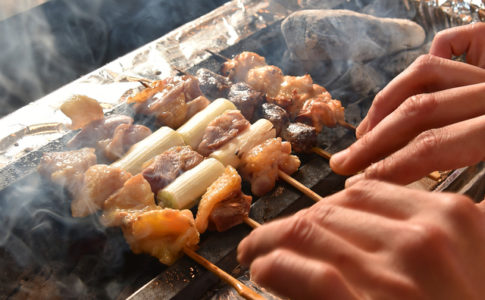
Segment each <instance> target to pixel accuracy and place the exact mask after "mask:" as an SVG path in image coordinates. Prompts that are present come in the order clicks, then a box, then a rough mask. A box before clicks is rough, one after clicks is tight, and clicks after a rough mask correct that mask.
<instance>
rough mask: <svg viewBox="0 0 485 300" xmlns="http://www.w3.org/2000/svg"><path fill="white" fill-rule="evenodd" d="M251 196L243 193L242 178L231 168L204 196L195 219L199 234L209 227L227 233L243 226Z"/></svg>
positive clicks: (229, 167) (227, 169) (228, 168)
mask: <svg viewBox="0 0 485 300" xmlns="http://www.w3.org/2000/svg"><path fill="white" fill-rule="evenodd" d="M251 200H252V198H251V196H247V195H245V194H243V192H242V191H241V176H239V174H238V173H237V171H236V169H234V168H233V167H231V166H228V167H226V169H225V170H224V173H223V174H222V175H221V176H220V177H219V178H217V179H216V181H214V182H213V183H212V184H211V185H210V186H209V188H208V189H207V192H206V193H205V194H204V195H203V196H202V199H201V200H200V202H199V208H198V210H197V216H196V218H195V226H196V228H197V230H198V231H199V233H203V232H205V231H206V230H207V228H208V226H209V227H211V228H215V229H216V230H217V231H225V230H227V229H229V228H231V227H233V226H235V225H237V224H241V223H242V221H243V219H244V218H245V217H247V216H248V214H249V209H250V207H251Z"/></svg>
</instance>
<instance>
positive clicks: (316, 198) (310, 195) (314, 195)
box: [278, 170, 323, 202]
mask: <svg viewBox="0 0 485 300" xmlns="http://www.w3.org/2000/svg"><path fill="white" fill-rule="evenodd" d="M278 176H279V178H281V179H283V180H284V181H286V182H287V183H289V184H290V185H292V186H293V187H294V188H296V189H297V190H299V191H300V192H302V193H303V194H305V195H306V196H307V197H308V198H310V199H312V200H313V201H315V202H318V201H320V200H322V199H323V198H322V196H320V195H318V194H317V193H315V192H314V191H312V190H311V189H309V188H307V187H306V186H304V185H303V184H302V183H301V182H299V181H298V180H296V179H295V178H293V177H291V176H290V175H288V174H286V173H285V172H283V171H281V170H278Z"/></svg>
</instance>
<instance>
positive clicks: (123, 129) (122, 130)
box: [98, 124, 152, 161]
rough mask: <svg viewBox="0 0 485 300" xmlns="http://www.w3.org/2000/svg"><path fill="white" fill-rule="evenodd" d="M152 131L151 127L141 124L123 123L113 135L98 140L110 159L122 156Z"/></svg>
mask: <svg viewBox="0 0 485 300" xmlns="http://www.w3.org/2000/svg"><path fill="white" fill-rule="evenodd" d="M151 133H152V131H151V130H150V128H148V127H146V126H143V125H139V124H121V125H119V126H118V127H116V129H115V131H114V133H113V137H112V138H110V139H106V140H104V141H100V142H98V146H99V147H101V148H102V150H103V151H102V152H103V154H104V156H105V157H106V158H108V159H109V160H110V161H115V160H117V159H119V158H120V157H122V156H123V155H124V154H125V153H126V152H127V151H128V149H130V147H131V146H132V145H134V144H136V143H138V142H139V141H141V140H143V139H144V138H146V137H147V136H149V135H150V134H151Z"/></svg>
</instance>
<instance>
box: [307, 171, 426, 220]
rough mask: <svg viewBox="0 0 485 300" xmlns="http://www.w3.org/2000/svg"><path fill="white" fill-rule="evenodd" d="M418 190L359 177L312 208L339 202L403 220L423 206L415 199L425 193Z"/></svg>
mask: <svg viewBox="0 0 485 300" xmlns="http://www.w3.org/2000/svg"><path fill="white" fill-rule="evenodd" d="M420 193H422V192H421V191H416V190H411V189H408V188H406V187H403V186H399V185H395V184H390V183H387V182H383V181H377V180H359V181H357V182H356V183H355V184H353V185H352V186H351V187H349V188H346V189H345V190H343V191H340V192H338V193H336V194H333V195H332V196H329V197H327V198H324V200H322V201H320V202H318V203H317V204H315V205H313V207H316V206H318V205H321V204H330V205H339V206H342V207H346V208H351V209H355V210H360V211H364V212H368V213H372V214H375V215H379V216H383V217H386V218H389V219H396V220H407V219H409V218H410V217H412V216H413V215H414V214H415V213H416V212H418V211H419V209H420V206H422V205H423V202H422V201H415V199H417V198H418V196H419V197H423V196H426V195H427V193H425V195H422V194H420ZM313 207H312V208H310V209H313ZM310 209H308V210H307V211H309V210H310ZM298 213H300V212H298ZM302 213H303V214H305V213H306V212H302Z"/></svg>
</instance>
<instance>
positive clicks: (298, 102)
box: [266, 74, 313, 118]
mask: <svg viewBox="0 0 485 300" xmlns="http://www.w3.org/2000/svg"><path fill="white" fill-rule="evenodd" d="M312 95H313V80H312V78H311V77H310V75H308V74H307V75H304V76H285V77H284V80H283V82H282V83H281V85H280V89H279V91H278V93H277V94H276V95H273V96H272V97H268V96H267V97H266V98H267V101H268V102H269V103H274V104H277V105H279V106H281V107H283V108H285V109H286V110H287V111H288V113H289V114H290V116H291V117H292V118H294V117H295V116H296V114H297V113H298V111H299V110H300V108H301V107H302V105H303V102H304V101H305V100H306V99H308V98H309V97H311V96H312Z"/></svg>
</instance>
